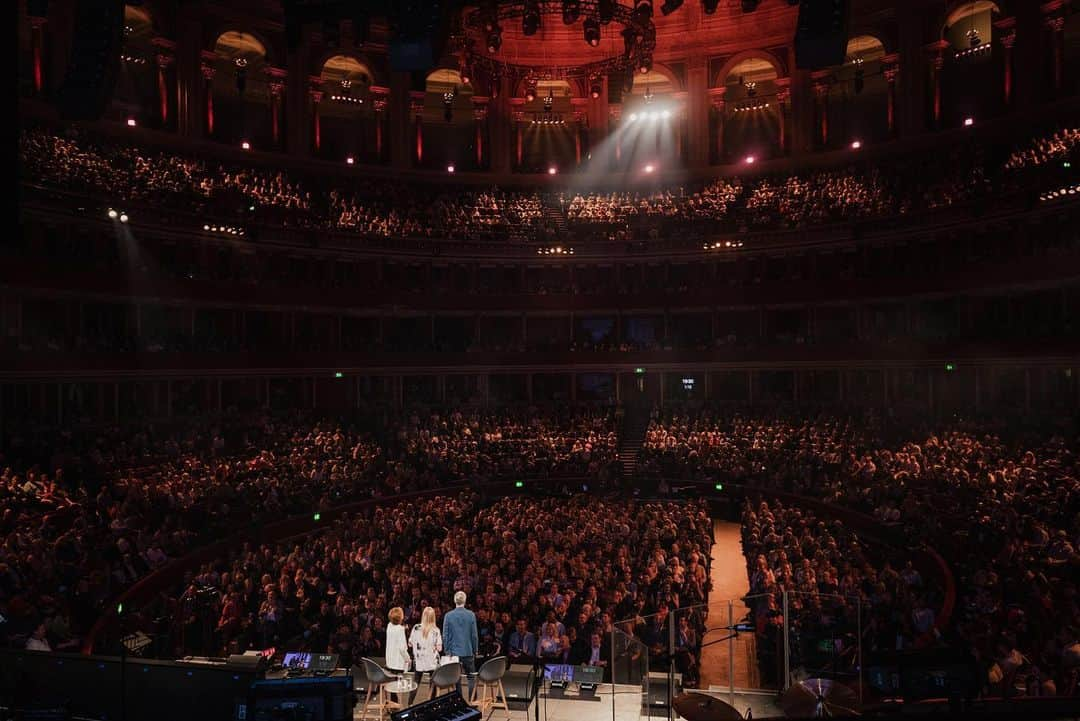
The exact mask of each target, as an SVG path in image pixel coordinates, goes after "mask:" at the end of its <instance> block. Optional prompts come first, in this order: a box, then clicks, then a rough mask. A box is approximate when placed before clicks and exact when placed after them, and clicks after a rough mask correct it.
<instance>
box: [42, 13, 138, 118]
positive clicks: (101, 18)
mask: <svg viewBox="0 0 1080 721" xmlns="http://www.w3.org/2000/svg"><path fill="white" fill-rule="evenodd" d="M75 28H76V31H75V33H74V37H73V39H72V42H71V55H70V57H69V59H68V66H67V72H65V73H64V82H63V85H61V87H60V91H59V96H58V98H57V100H58V106H59V109H60V114H61V115H62V116H63V117H64V118H66V119H69V120H97V119H98V118H100V117H101V116H102V114H103V113H104V112H105V108H106V107H108V105H109V100H110V99H111V98H112V94H113V88H114V87H115V85H116V76H117V74H118V73H119V72H120V45H121V43H122V42H123V37H124V3H123V2H122V0H79V3H78V7H77V8H76V10H75Z"/></svg>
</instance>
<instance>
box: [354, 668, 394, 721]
mask: <svg viewBox="0 0 1080 721" xmlns="http://www.w3.org/2000/svg"><path fill="white" fill-rule="evenodd" d="M362 660H363V662H364V673H365V674H366V675H367V678H368V684H367V696H366V697H365V698H364V710H363V711H361V712H360V717H361V718H366V717H367V712H368V706H369V705H370V704H371V696H372V694H373V693H375V687H376V686H378V688H379V690H378V692H377V693H378V695H377V697H376V699H375V704H376V708H378V710H379V716H378V717H379V718H382V716H383V714H384V713H386V712H387V711H388V710H389V709H390V707H391V706H394V707H397V704H392V703H391V702H390V698H389V697H388V695H387V693H386V684H388V683H393V682H394V680H395V679H394V677H393V676H391V675H390V672H389V671H387V670H386V669H385V668H383V667H382V666H380V665H379V664H378V663H376V662H375V661H372V660H371V659H370V658H365V659H362Z"/></svg>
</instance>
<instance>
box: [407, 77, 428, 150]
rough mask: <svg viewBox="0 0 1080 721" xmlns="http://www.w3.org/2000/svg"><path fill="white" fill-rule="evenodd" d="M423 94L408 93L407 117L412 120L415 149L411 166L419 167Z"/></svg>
mask: <svg viewBox="0 0 1080 721" xmlns="http://www.w3.org/2000/svg"><path fill="white" fill-rule="evenodd" d="M423 112H424V93H423V91H420V90H412V91H410V92H409V115H410V116H411V117H412V119H413V127H414V132H415V149H414V151H413V164H414V165H415V166H419V165H420V164H421V163H422V162H423V161H424V116H423Z"/></svg>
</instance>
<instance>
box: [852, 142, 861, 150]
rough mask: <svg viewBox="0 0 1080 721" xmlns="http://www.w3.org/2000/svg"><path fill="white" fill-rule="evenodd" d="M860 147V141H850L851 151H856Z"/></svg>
mask: <svg viewBox="0 0 1080 721" xmlns="http://www.w3.org/2000/svg"><path fill="white" fill-rule="evenodd" d="M861 147H862V141H861V140H852V141H851V149H852V150H858V149H859V148H861Z"/></svg>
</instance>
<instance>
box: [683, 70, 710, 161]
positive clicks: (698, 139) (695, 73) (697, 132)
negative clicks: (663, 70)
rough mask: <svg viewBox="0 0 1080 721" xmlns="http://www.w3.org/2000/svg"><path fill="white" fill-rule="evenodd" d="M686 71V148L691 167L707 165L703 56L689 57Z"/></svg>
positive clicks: (706, 90) (706, 74) (706, 94)
mask: <svg viewBox="0 0 1080 721" xmlns="http://www.w3.org/2000/svg"><path fill="white" fill-rule="evenodd" d="M687 64H688V68H687V71H686V89H687V93H686V105H685V108H686V135H687V138H686V140H687V142H686V148H687V150H688V156H687V159H688V161H689V163H688V164H689V165H690V166H691V167H697V168H703V167H705V166H707V165H708V164H709V63H708V59H707V58H706V57H705V56H702V55H698V56H693V57H691V58H690V59H689V60H688V61H687Z"/></svg>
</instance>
